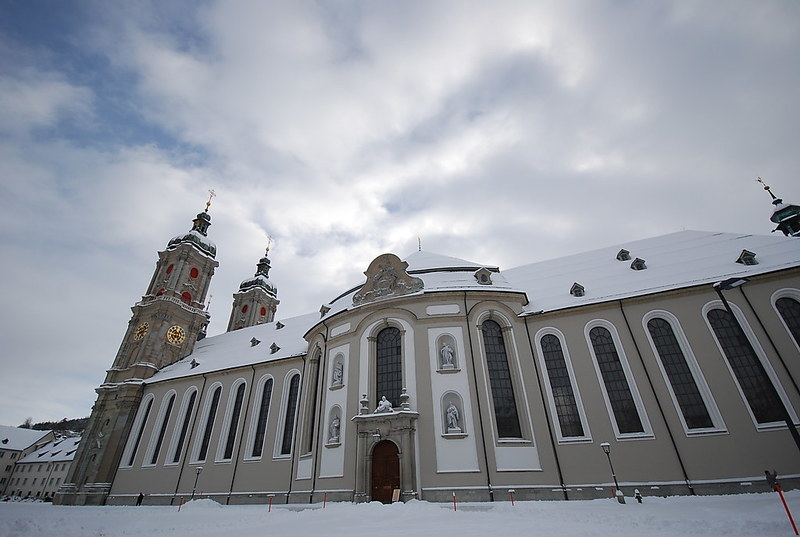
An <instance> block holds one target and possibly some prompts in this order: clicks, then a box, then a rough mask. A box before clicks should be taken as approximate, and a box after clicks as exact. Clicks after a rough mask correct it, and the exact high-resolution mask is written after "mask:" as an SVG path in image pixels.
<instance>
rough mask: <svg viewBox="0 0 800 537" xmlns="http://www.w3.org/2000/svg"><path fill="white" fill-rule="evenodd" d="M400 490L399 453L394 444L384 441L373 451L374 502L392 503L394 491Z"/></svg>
mask: <svg viewBox="0 0 800 537" xmlns="http://www.w3.org/2000/svg"><path fill="white" fill-rule="evenodd" d="M399 488H400V457H399V451H398V450H397V446H396V445H395V444H394V442H390V441H389V440H383V441H382V442H378V443H377V444H376V445H375V448H374V449H373V450H372V501H373V502H374V501H378V502H381V503H392V491H393V490H394V489H399Z"/></svg>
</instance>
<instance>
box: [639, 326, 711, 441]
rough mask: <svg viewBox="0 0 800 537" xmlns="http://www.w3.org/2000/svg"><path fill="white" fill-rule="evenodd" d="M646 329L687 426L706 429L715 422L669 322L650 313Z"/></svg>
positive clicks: (688, 427)
mask: <svg viewBox="0 0 800 537" xmlns="http://www.w3.org/2000/svg"><path fill="white" fill-rule="evenodd" d="M647 330H648V332H650V338H651V340H652V342H653V346H654V347H655V349H656V353H657V354H658V357H659V359H660V360H661V365H662V366H663V369H662V370H663V371H664V373H665V374H666V377H667V380H668V381H669V385H670V387H671V388H672V394H673V396H674V397H675V401H676V402H677V403H678V407H679V408H680V412H681V414H682V415H683V420H684V422H685V423H686V428H687V429H708V428H711V427H713V426H714V422H713V420H712V419H711V414H710V413H709V411H708V407H706V403H705V401H704V400H703V395H702V394H701V393H700V389H699V388H698V386H697V381H696V380H695V378H694V375H693V374H692V370H691V368H690V367H689V363H688V362H687V361H686V356H684V354H683V350H682V349H681V345H680V343H679V342H678V338H677V337H675V331H674V330H673V329H672V325H671V324H669V322H668V321H667V320H666V319H662V318H661V317H653V318H652V319H650V320H649V321H647Z"/></svg>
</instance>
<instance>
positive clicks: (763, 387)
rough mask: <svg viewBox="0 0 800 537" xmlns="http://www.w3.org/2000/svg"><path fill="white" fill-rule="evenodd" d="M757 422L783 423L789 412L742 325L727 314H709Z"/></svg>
mask: <svg viewBox="0 0 800 537" xmlns="http://www.w3.org/2000/svg"><path fill="white" fill-rule="evenodd" d="M706 318H707V319H708V322H709V324H710V325H711V328H712V329H713V330H714V335H715V336H716V337H717V341H718V342H719V345H720V347H722V352H723V353H724V354H725V358H726V359H727V360H728V364H729V365H730V367H731V370H732V371H733V374H734V376H735V377H736V382H737V383H738V384H739V387H740V389H741V391H742V393H743V394H744V397H745V399H746V400H747V404H748V405H749V406H750V410H751V411H752V412H753V417H755V419H756V422H758V423H760V424H763V423H771V422H776V421H783V418H784V411H785V408H784V406H783V402H782V401H781V399H780V396H778V392H777V391H776V390H775V386H774V385H773V384H772V381H771V380H770V378H769V375H767V372H766V370H765V369H764V365H763V364H762V363H761V360H759V359H758V356H757V355H756V352H755V350H753V346H752V345H751V344H750V340H749V339H748V338H747V335H746V334H745V333H744V332H743V331H742V327H741V326H740V325H739V322H738V321H737V320H736V319H735V318H733V316H731V314H730V313H728V312H727V311H726V310H723V309H711V310H709V311H708V313H707V314H706Z"/></svg>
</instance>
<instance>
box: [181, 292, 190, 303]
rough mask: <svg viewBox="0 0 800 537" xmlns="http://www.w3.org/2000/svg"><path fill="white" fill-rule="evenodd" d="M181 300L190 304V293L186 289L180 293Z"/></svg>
mask: <svg viewBox="0 0 800 537" xmlns="http://www.w3.org/2000/svg"><path fill="white" fill-rule="evenodd" d="M181 300H183V301H184V302H186V303H187V304H191V303H192V294H191V293H189V292H188V291H184V292H183V293H181Z"/></svg>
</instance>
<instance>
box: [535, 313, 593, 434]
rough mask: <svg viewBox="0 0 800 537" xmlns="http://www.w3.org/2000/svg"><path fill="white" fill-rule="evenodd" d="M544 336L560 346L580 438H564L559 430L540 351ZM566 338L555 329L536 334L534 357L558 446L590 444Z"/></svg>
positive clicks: (545, 365) (586, 422)
mask: <svg viewBox="0 0 800 537" xmlns="http://www.w3.org/2000/svg"><path fill="white" fill-rule="evenodd" d="M545 336H555V337H556V338H557V339H558V340H559V343H560V344H561V353H562V355H563V357H564V364H565V366H566V369H567V375H568V376H569V381H570V384H571V386H572V395H573V397H574V399H575V406H576V407H577V411H578V417H579V418H580V420H581V426H582V427H583V435H582V436H564V433H563V431H562V430H561V422H560V420H559V419H558V408H557V406H556V401H555V396H554V394H553V387H552V385H551V384H550V374H549V371H548V370H547V363H546V360H545V356H544V351H543V350H542V338H544V337H545ZM566 341H567V338H566V337H565V336H564V334H563V333H562V332H561V331H560V330H558V329H557V328H555V327H545V328H542V329H540V330H539V331H537V332H536V335H535V336H534V342H535V344H534V356H535V357H536V360H538V362H539V365H540V366H541V371H542V377H543V378H544V379H545V393H546V394H547V402H548V405H549V406H550V414H551V416H552V417H553V424H554V425H556V428H555V429H556V437H557V438H558V443H559V444H574V443H581V442H591V441H592V433H591V430H590V429H589V420H588V419H587V418H586V410H585V409H584V406H583V399H582V398H581V393H580V389H579V388H578V379H577V377H576V375H575V370H574V369H573V367H572V359H571V357H570V354H569V349H568V348H567V344H566Z"/></svg>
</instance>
